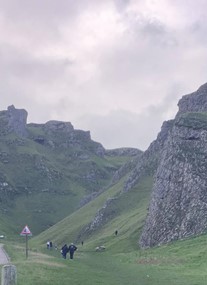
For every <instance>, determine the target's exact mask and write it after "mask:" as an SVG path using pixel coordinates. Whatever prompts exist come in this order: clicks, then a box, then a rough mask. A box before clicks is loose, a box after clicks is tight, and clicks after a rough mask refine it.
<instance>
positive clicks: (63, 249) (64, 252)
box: [61, 244, 68, 259]
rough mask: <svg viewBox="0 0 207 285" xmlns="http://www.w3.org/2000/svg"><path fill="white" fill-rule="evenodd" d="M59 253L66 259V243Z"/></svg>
mask: <svg viewBox="0 0 207 285" xmlns="http://www.w3.org/2000/svg"><path fill="white" fill-rule="evenodd" d="M61 253H62V256H63V258H64V259H66V256H67V253H68V247H67V244H64V246H63V247H62V248H61Z"/></svg>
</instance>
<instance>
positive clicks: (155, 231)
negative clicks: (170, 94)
mask: <svg viewBox="0 0 207 285" xmlns="http://www.w3.org/2000/svg"><path fill="white" fill-rule="evenodd" d="M178 106H179V111H178V114H177V115H176V117H175V120H174V121H173V122H172V128H171V130H170V131H169V133H168V136H167V139H166V140H165V143H164V145H163V149H162V152H161V157H160V161H159V166H158V169H157V172H156V175H155V182H154V186H153V192H152V197H151V202H150V207H149V213H148V216H147V219H146V223H145V226H144V229H143V232H142V235H141V238H140V241H139V243H140V246H141V247H143V248H145V247H152V246H155V245H160V244H163V243H168V242H170V241H173V240H177V239H183V238H186V237H189V236H194V235H198V234H201V233H204V232H205V231H206V230H207V178H206V173H207V84H205V85H203V86H201V87H200V88H199V89H198V91H197V92H194V93H192V94H189V95H185V96H183V98H182V99H181V100H180V101H179V103H178Z"/></svg>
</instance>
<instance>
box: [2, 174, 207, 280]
mask: <svg viewBox="0 0 207 285" xmlns="http://www.w3.org/2000/svg"><path fill="white" fill-rule="evenodd" d="M123 182H124V179H122V181H120V182H119V184H117V185H114V186H113V187H111V188H110V190H109V192H108V193H103V194H102V195H100V196H99V197H97V198H96V199H95V200H94V201H92V202H90V203H89V204H88V205H86V206H85V207H83V208H81V209H79V210H78V211H76V212H74V213H73V214H72V215H70V216H69V217H67V218H65V219H64V220H62V221H61V222H59V223H57V224H56V225H54V226H53V227H51V228H50V229H48V230H46V231H45V232H43V233H41V234H40V235H38V236H36V237H33V238H31V239H29V248H30V251H29V257H28V260H26V258H25V248H24V238H22V242H21V244H15V243H10V242H6V249H7V251H8V253H9V254H10V256H11V258H12V263H13V264H15V265H16V266H17V271H18V282H19V284H21V285H24V284H27V285H30V284H31V285H35V284H37V285H39V284H44V285H47V284H48V285H49V284H53V285H56V284H60V283H61V284H62V285H66V284H70V283H71V284H74V285H82V284H83V285H91V284H102V285H116V284H117V285H128V284H132V285H133V284H134V285H135V284H136V285H137V284H142V285H166V284H168V285H205V284H206V281H207V271H206V266H207V236H206V235H203V236H200V237H197V238H193V239H189V240H184V241H177V242H174V243H171V244H169V245H166V246H161V247H157V248H153V249H148V250H141V249H140V248H139V247H138V243H137V242H138V238H139V235H140V229H141V227H142V225H143V221H144V218H145V215H146V209H147V206H148V201H149V196H150V192H151V186H152V178H151V177H144V178H143V179H142V181H140V183H139V184H138V185H137V186H136V187H135V188H134V189H133V190H132V191H130V192H128V193H125V194H123V195H121V196H120V198H118V199H117V200H115V201H116V203H115V204H114V211H113V213H112V214H113V215H112V216H111V215H110V217H111V218H110V220H109V221H108V222H106V223H105V225H104V226H103V227H101V228H100V229H96V231H94V232H92V233H90V234H89V235H88V236H85V240H84V244H83V246H82V245H81V244H77V245H78V251H77V252H76V253H75V258H74V260H73V261H71V260H70V259H66V260H64V259H62V257H61V254H60V247H61V246H62V244H63V243H69V242H71V241H73V240H74V239H76V237H77V235H78V233H79V231H80V229H82V227H83V226H84V225H85V224H88V223H89V222H90V221H91V219H93V217H94V216H95V214H96V212H97V210H98V209H100V207H102V205H103V203H104V201H105V200H106V199H107V198H108V197H109V196H110V197H113V196H115V195H117V194H118V193H119V191H120V189H121V187H122V186H123ZM108 211H109V214H111V209H108ZM115 229H117V230H118V235H117V236H115V234H114V231H115ZM49 239H51V240H52V241H53V243H54V244H56V245H57V246H58V250H55V249H53V250H47V249H46V241H47V240H49ZM98 245H105V247H106V249H105V251H104V252H96V251H95V247H96V246H98Z"/></svg>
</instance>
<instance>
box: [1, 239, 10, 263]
mask: <svg viewBox="0 0 207 285" xmlns="http://www.w3.org/2000/svg"><path fill="white" fill-rule="evenodd" d="M8 263H9V257H8V255H7V254H6V252H5V251H4V248H3V244H2V243H0V264H1V265H2V264H8Z"/></svg>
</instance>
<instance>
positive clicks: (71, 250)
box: [68, 243, 78, 259]
mask: <svg viewBox="0 0 207 285" xmlns="http://www.w3.org/2000/svg"><path fill="white" fill-rule="evenodd" d="M77 249H78V248H77V247H76V246H75V245H74V244H73V243H71V244H70V246H69V248H68V251H69V252H70V259H73V255H74V252H75V251H76V250H77Z"/></svg>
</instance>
